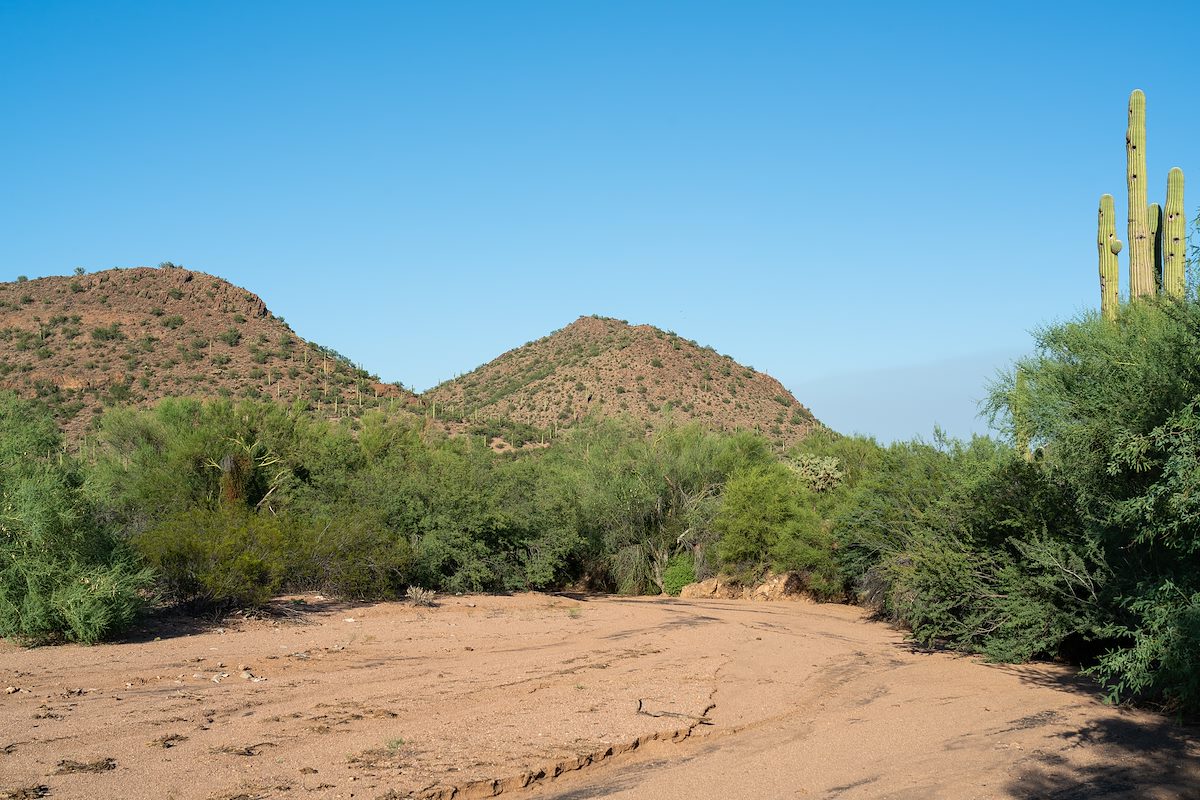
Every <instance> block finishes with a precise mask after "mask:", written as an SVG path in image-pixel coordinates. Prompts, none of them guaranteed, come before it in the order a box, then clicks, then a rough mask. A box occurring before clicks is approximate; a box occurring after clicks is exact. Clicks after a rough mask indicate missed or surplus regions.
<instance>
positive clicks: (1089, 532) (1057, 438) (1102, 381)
mask: <svg viewBox="0 0 1200 800" xmlns="http://www.w3.org/2000/svg"><path fill="white" fill-rule="evenodd" d="M1037 344H1038V349H1037V352H1036V353H1035V354H1034V355H1033V356H1030V357H1029V358H1026V359H1023V360H1022V361H1021V362H1020V363H1019V364H1018V366H1017V369H1018V370H1019V371H1020V372H1021V374H1022V375H1023V377H1024V378H1025V380H1024V381H1023V386H1022V388H1021V396H1020V398H1018V397H1017V386H1016V380H1015V377H1010V378H1009V379H1008V380H1006V381H1004V382H1002V383H1000V384H999V385H997V386H996V387H995V391H994V392H993V394H992V410H993V411H996V412H998V413H999V414H1000V416H1001V418H1002V419H1006V420H1007V421H1008V423H1009V425H1010V426H1011V428H1010V430H1012V431H1013V432H1014V434H1015V432H1016V427H1017V426H1018V424H1019V425H1020V427H1022V429H1023V430H1024V431H1027V432H1028V434H1029V436H1030V437H1031V439H1032V443H1033V445H1034V446H1035V447H1037V448H1038V450H1039V452H1040V453H1041V456H1042V463H1043V464H1044V468H1045V469H1046V470H1047V471H1050V472H1052V473H1053V474H1054V475H1056V476H1058V477H1059V479H1060V480H1062V481H1063V482H1064V483H1065V484H1066V485H1067V486H1069V488H1070V491H1071V492H1072V494H1073V496H1074V502H1075V505H1076V507H1077V510H1078V514H1079V516H1080V518H1081V520H1082V527H1083V537H1084V540H1085V542H1086V544H1087V546H1088V547H1090V548H1093V549H1094V550H1096V551H1097V552H1098V554H1099V558H1101V559H1102V560H1103V561H1104V563H1105V564H1106V566H1107V568H1108V569H1109V570H1110V572H1111V574H1110V576H1109V578H1108V580H1107V581H1106V582H1105V585H1104V586H1103V587H1102V588H1101V589H1100V601H1101V603H1102V607H1103V609H1104V612H1105V615H1104V616H1105V622H1106V633H1107V634H1108V638H1107V640H1106V641H1107V650H1106V652H1105V654H1104V655H1102V656H1101V657H1100V659H1099V663H1098V664H1097V665H1096V666H1095V668H1094V672H1095V674H1096V675H1097V676H1099V677H1100V678H1101V679H1102V680H1104V681H1105V683H1106V684H1107V685H1108V686H1109V688H1110V691H1111V692H1112V695H1113V697H1114V698H1127V697H1135V698H1136V697H1142V698H1153V699H1156V700H1158V701H1160V702H1162V703H1164V704H1165V705H1167V706H1168V707H1172V708H1177V709H1180V710H1184V711H1194V710H1197V709H1200V616H1198V613H1197V609H1198V607H1200V571H1198V570H1197V564H1198V563H1200V562H1197V554H1200V527H1197V525H1196V521H1197V520H1198V519H1200V500H1198V499H1197V498H1200V413H1198V404H1200V305H1198V304H1197V303H1196V302H1195V301H1192V300H1186V301H1185V300H1174V299H1169V298H1152V299H1147V300H1140V301H1137V302H1134V303H1131V304H1128V305H1126V306H1124V307H1122V309H1121V311H1120V313H1119V315H1118V318H1117V319H1116V320H1115V321H1113V322H1106V321H1105V320H1102V319H1100V318H1099V317H1098V316H1095V315H1085V316H1083V317H1081V318H1079V319H1077V320H1074V321H1072V322H1068V323H1066V324H1062V325H1055V326H1050V327H1047V328H1046V329H1044V330H1042V331H1040V332H1039V333H1038V335H1037ZM1018 399H1019V402H1014V401H1016V400H1018Z"/></svg>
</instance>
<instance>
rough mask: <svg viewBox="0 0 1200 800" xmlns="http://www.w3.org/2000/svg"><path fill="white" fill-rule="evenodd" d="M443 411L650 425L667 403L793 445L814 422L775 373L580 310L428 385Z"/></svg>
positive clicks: (429, 397)
mask: <svg viewBox="0 0 1200 800" xmlns="http://www.w3.org/2000/svg"><path fill="white" fill-rule="evenodd" d="M423 399H424V400H425V401H426V402H427V403H429V402H431V401H432V402H435V403H437V404H438V405H441V406H445V411H444V413H443V409H441V408H439V409H438V414H439V416H445V415H450V414H453V413H459V414H462V415H463V416H468V417H473V418H507V419H511V420H513V421H516V422H522V423H526V424H529V425H535V426H538V427H543V428H546V427H551V426H555V425H558V426H562V425H569V424H571V423H572V422H574V421H576V420H578V419H580V418H581V417H583V416H584V415H587V414H589V413H597V414H600V415H603V416H616V415H620V414H627V415H629V416H631V417H633V418H635V419H640V420H644V421H646V422H647V424H653V423H654V422H655V421H657V420H661V419H662V418H663V415H664V413H665V412H667V411H669V412H670V413H671V415H672V418H673V419H675V420H696V421H699V422H701V423H705V424H709V425H712V426H714V427H717V428H721V429H724V430H735V429H748V430H756V431H760V432H762V433H763V434H765V435H766V436H768V437H769V438H771V439H772V440H774V441H775V442H776V443H778V444H781V445H789V444H792V443H793V442H796V441H798V440H799V439H801V438H803V437H804V435H805V434H806V433H807V432H808V431H809V430H811V429H812V428H813V427H814V426H815V425H818V424H819V423H818V422H817V420H816V419H815V418H814V417H813V415H812V413H811V412H810V411H809V410H808V409H807V408H805V407H804V406H803V405H801V404H800V403H798V402H797V401H796V398H794V397H793V396H792V395H791V393H790V392H789V391H788V390H787V389H785V388H784V387H783V385H782V384H781V383H779V381H777V380H775V379H774V378H772V377H770V376H768V375H764V374H762V373H761V372H756V371H754V370H753V369H750V368H749V367H744V366H742V365H740V364H738V363H737V362H736V361H734V360H733V359H732V358H729V357H728V356H723V355H720V354H719V353H717V352H716V351H714V350H713V349H712V348H707V347H700V346H699V345H697V344H696V343H695V342H692V341H688V340H686V339H682V338H680V337H679V336H677V335H675V334H673V333H668V332H665V331H661V330H659V329H658V328H654V327H652V326H650V325H637V326H631V325H629V324H627V323H625V322H623V321H620V320H614V319H606V318H601V317H580V318H579V319H578V320H576V321H575V322H573V323H572V324H570V325H568V326H567V327H566V328H563V329H562V330H560V331H557V332H555V333H553V334H551V335H550V336H547V337H545V338H542V339H538V340H537V341H535V342H530V343H529V344H526V345H524V346H522V347H518V348H517V349H515V350H510V351H509V352H507V353H505V354H504V355H502V356H500V357H499V358H497V359H495V360H494V361H492V362H490V363H488V364H485V365H483V366H482V367H479V368H478V369H476V370H474V371H473V372H470V373H467V374H466V375H463V376H461V377H459V378H455V379H454V380H451V381H447V382H446V383H443V384H441V385H439V386H436V387H434V388H433V389H431V390H429V391H428V392H426V393H425V394H424V395H423Z"/></svg>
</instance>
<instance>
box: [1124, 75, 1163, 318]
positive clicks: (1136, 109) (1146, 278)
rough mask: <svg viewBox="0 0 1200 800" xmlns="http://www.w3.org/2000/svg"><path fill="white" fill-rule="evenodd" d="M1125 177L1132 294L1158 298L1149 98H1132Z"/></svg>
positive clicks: (1137, 94) (1135, 92)
mask: <svg viewBox="0 0 1200 800" xmlns="http://www.w3.org/2000/svg"><path fill="white" fill-rule="evenodd" d="M1125 167H1126V169H1125V177H1126V180H1127V182H1128V184H1129V294H1130V297H1141V296H1143V295H1147V294H1154V293H1155V292H1156V291H1157V289H1158V287H1157V286H1156V285H1155V282H1154V260H1153V258H1152V256H1151V250H1150V226H1149V224H1148V222H1147V219H1146V217H1147V208H1146V95H1145V94H1143V93H1142V90H1141V89H1134V90H1133V93H1132V94H1130V95H1129V127H1128V129H1127V130H1126V132H1125Z"/></svg>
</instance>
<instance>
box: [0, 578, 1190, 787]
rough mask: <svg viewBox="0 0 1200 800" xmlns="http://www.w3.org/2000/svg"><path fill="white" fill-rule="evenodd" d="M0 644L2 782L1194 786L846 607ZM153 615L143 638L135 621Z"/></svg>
mask: <svg viewBox="0 0 1200 800" xmlns="http://www.w3.org/2000/svg"><path fill="white" fill-rule="evenodd" d="M302 608H305V609H307V611H306V612H305V613H303V614H302V615H301V616H300V617H299V618H295V619H293V618H283V619H276V620H275V621H270V620H244V621H240V622H236V623H227V624H226V627H224V628H215V627H214V628H194V627H193V628H189V627H187V626H186V624H185V623H183V622H179V623H177V625H176V626H174V627H172V626H169V625H165V624H164V625H161V626H160V627H158V628H156V629H154V630H151V631H148V632H145V634H144V635H142V636H140V637H139V638H136V639H134V640H132V641H128V642H124V643H120V644H112V645H104V646H98V647H74V646H70V647H53V648H43V649H36V650H22V649H18V648H16V647H13V646H11V645H0V690H3V689H4V687H6V686H11V687H13V688H14V689H15V690H16V691H12V692H9V693H6V694H0V798H11V797H41V796H47V797H52V798H155V799H156V800H162V799H163V798H180V800H182V799H183V798H203V799H204V800H209V799H210V798H212V799H214V800H215V799H216V798H220V799H221V800H233V799H234V798H238V799H240V800H249V799H250V798H310V797H311V798H351V797H354V798H404V797H410V796H411V797H421V798H474V797H490V796H492V795H494V794H502V795H504V796H506V797H524V798H530V800H532V799H533V798H562V799H563V800H566V798H571V799H572V800H583V798H594V797H627V798H634V797H636V798H689V799H690V800H694V799H695V798H738V797H748V798H755V799H756V800H760V799H761V798H797V797H799V798H810V797H811V798H817V797H837V798H846V799H848V800H849V799H852V798H868V797H870V798H874V797H888V798H930V797H945V798H971V797H978V798H990V797H1055V798H1096V797H1106V798H1108V797H1139V798H1143V797H1163V798H1165V797H1189V796H1191V797H1196V796H1198V793H1200V758H1198V755H1200V745H1198V741H1197V739H1196V738H1195V737H1194V736H1192V735H1190V734H1189V733H1188V732H1187V731H1186V730H1185V729H1180V728H1179V727H1177V726H1174V725H1172V724H1171V723H1170V722H1168V721H1166V720H1164V719H1162V718H1159V717H1156V716H1154V715H1152V714H1149V713H1143V712H1129V711H1121V710H1118V709H1113V708H1110V707H1107V706H1105V705H1103V704H1102V703H1100V702H1099V701H1098V700H1097V699H1096V697H1095V695H1094V692H1093V690H1091V689H1089V688H1088V687H1086V686H1084V685H1082V684H1080V683H1078V682H1077V681H1076V680H1075V679H1074V678H1073V677H1072V676H1071V674H1070V672H1068V671H1067V670H1064V669H1060V668H1056V667H1053V666H1044V665H1041V666H1025V667H1002V666H991V665H986V664H983V663H981V662H979V661H978V660H976V659H972V658H962V657H955V656H953V655H949V654H944V653H923V652H917V651H914V650H913V649H911V648H910V647H908V646H906V645H905V643H904V640H903V637H902V636H901V635H900V634H899V633H898V632H896V631H894V630H892V629H890V628H888V627H887V626H885V625H881V624H878V623H873V622H870V621H868V620H867V619H866V618H865V617H864V616H863V614H862V613H861V611H859V610H857V609H854V608H849V607H845V606H836V605H814V604H810V603H803V602H779V603H750V602H745V601H678V600H665V601H664V600H657V599H641V600H629V599H618V598H603V599H599V598H587V599H584V598H581V599H578V600H577V599H571V598H567V597H552V596H546V595H522V596H517V597H453V598H445V599H443V600H441V602H440V605H439V607H437V608H432V609H424V608H415V607H412V606H409V605H406V604H400V603H395V604H379V605H366V606H335V605H330V604H324V603H323V602H320V601H314V599H313V598H309V603H308V604H307V605H305V606H302ZM155 636H159V637H161V638H154V637H155Z"/></svg>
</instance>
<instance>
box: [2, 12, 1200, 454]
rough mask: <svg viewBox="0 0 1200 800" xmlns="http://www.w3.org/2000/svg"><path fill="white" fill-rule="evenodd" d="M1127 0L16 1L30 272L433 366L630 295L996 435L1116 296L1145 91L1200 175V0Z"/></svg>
mask: <svg viewBox="0 0 1200 800" xmlns="http://www.w3.org/2000/svg"><path fill="white" fill-rule="evenodd" d="M824 5H826V6H833V5H834V4H824ZM1127 8H1128V6H1127V5H1126V4H1115V3H1114V4H1105V3H1087V4H1084V3H1056V4H1047V3H1028V4H1026V3H997V4H988V5H984V4H965V3H944V4H942V3H930V4H894V5H893V4H882V3H880V4H875V3H859V4H853V5H852V4H840V7H838V8H832V7H818V6H817V4H806V3H799V2H788V3H759V2H723V3H706V2H678V3H666V2H604V3H601V2H544V3H535V2H508V3H494V2H488V3H484V2H479V3H451V2H446V3H425V4H416V3H392V2H389V3H365V2H363V3H306V2H298V1H297V0H291V1H290V2H255V3H232V2H228V3H227V2H205V3H199V2H197V3H182V2H181V3H149V2H147V3H132V2H130V3H122V2H106V3H96V2H90V3H66V2H53V1H52V0H40V1H38V2H25V0H5V2H3V3H0V103H2V110H3V117H4V124H3V125H2V126H0V151H2V152H3V153H4V154H5V156H6V157H5V158H4V160H3V162H0V163H2V164H3V167H2V170H3V171H2V173H0V180H2V182H3V183H2V186H3V191H2V192H0V279H3V280H11V279H12V278H14V277H15V276H16V275H18V274H25V275H29V276H31V277H33V276H40V275H48V274H66V273H69V272H70V270H71V269H72V268H74V267H76V266H83V267H85V268H87V269H89V270H96V269H103V268H107V267H112V266H132V265H145V264H156V263H158V262H160V261H164V260H171V261H175V262H177V263H182V264H184V265H186V266H188V267H190V268H193V269H199V270H203V271H206V272H211V273H214V274H217V275H220V276H222V277H225V278H227V279H229V280H231V281H233V282H235V283H238V284H240V285H243V286H245V287H247V288H248V289H251V290H252V291H255V292H257V293H258V294H260V295H261V296H262V297H263V298H264V299H265V300H266V301H267V304H268V305H269V306H270V307H271V309H272V310H274V311H275V312H276V313H278V314H281V315H283V316H285V317H286V318H287V320H288V322H289V323H291V324H292V325H293V327H294V328H295V329H296V330H297V331H298V332H299V333H301V334H302V335H304V336H306V337H307V338H310V339H313V340H315V341H318V342H321V343H322V344H326V345H329V346H331V347H334V348H335V349H337V350H339V351H341V352H343V353H345V354H346V355H348V356H350V357H351V358H353V359H354V360H355V361H358V362H361V363H362V364H363V365H364V366H366V367H367V368H368V369H370V370H372V371H374V372H377V373H378V374H380V375H381V377H383V378H384V379H385V380H399V381H403V382H404V383H405V385H408V386H413V387H415V388H417V389H424V388H427V387H429V386H430V385H433V384H435V383H437V382H439V381H441V380H444V379H447V378H450V377H453V376H454V375H456V374H459V373H461V372H465V371H468V370H470V369H471V368H473V367H474V366H476V365H478V364H480V363H482V362H484V361H487V360H489V359H491V358H492V357H494V356H496V355H497V354H499V353H500V352H503V351H504V350H507V349H509V348H511V347H514V346H517V345H520V344H522V343H524V342H526V341H528V340H530V339H534V338H537V337H539V336H542V335H544V334H546V333H548V332H549V331H551V330H553V329H556V328H559V327H562V326H563V325H566V324H568V323H569V322H571V321H572V320H573V319H574V318H575V317H577V316H579V315H581V314H591V313H599V314H604V315H608V316H615V317H620V318H623V319H628V320H630V321H631V322H650V323H653V324H655V325H658V326H660V327H662V328H668V329H673V330H675V331H676V332H678V333H680V334H681V335H684V336H686V337H688V338H694V339H697V340H699V341H700V342H702V343H705V344H711V345H713V346H714V347H716V348H717V349H718V350H720V351H721V352H725V353H728V354H730V355H732V356H734V357H735V358H737V359H738V360H740V361H742V362H744V363H748V364H751V365H753V366H754V367H756V368H758V369H762V370H765V371H767V372H769V373H770V374H772V375H774V376H775V377H777V378H779V379H780V380H782V381H783V382H784V383H785V384H786V385H787V386H788V387H789V388H790V389H792V390H793V392H794V393H795V394H796V395H797V397H799V398H800V400H801V401H803V402H805V403H806V404H808V405H809V406H811V407H812V408H813V409H814V411H815V412H816V413H817V415H818V416H819V417H820V418H821V419H823V420H825V421H826V422H828V423H829V424H831V425H832V426H833V427H835V428H837V429H839V430H844V431H860V432H865V433H871V434H874V435H877V436H879V437H880V438H882V439H884V440H890V439H893V438H896V437H908V436H912V435H916V434H928V433H929V432H930V431H931V430H932V428H933V426H934V424H941V425H942V426H943V427H945V428H946V429H947V430H949V431H950V432H951V433H955V434H959V435H963V434H968V433H970V432H971V431H972V430H983V428H984V423H983V422H982V421H980V420H977V419H975V416H974V415H975V406H974V403H975V401H977V400H978V399H979V398H980V397H982V396H983V394H984V385H985V383H986V382H987V380H988V379H989V378H991V377H992V376H993V375H994V373H995V370H996V369H997V368H998V367H1002V366H1004V365H1005V364H1006V363H1008V362H1009V361H1010V360H1011V358H1012V357H1013V356H1015V355H1017V354H1020V353H1022V352H1024V351H1025V350H1027V349H1028V348H1029V346H1030V342H1031V339H1030V336H1029V331H1030V330H1031V329H1033V328H1035V327H1037V326H1039V325H1041V324H1043V323H1045V322H1048V321H1053V320H1058V319H1064V318H1068V317H1070V316H1072V315H1074V314H1076V313H1078V312H1079V311H1080V310H1082V309H1085V308H1091V307H1093V306H1095V305H1096V302H1097V295H1098V290H1097V278H1096V258H1095V243H1094V242H1095V215H1096V205H1097V201H1098V198H1099V195H1100V194H1101V193H1103V192H1106V191H1107V192H1111V193H1112V194H1114V195H1115V196H1116V198H1117V205H1118V217H1119V218H1120V219H1123V218H1124V210H1123V201H1124V194H1125V192H1124V180H1125V168H1124V131H1125V104H1126V100H1127V97H1128V94H1129V91H1130V90H1131V89H1133V88H1134V87H1140V88H1142V89H1144V90H1145V91H1146V94H1147V97H1148V129H1149V132H1148V145H1147V151H1148V157H1149V173H1150V186H1151V194H1152V196H1153V195H1156V194H1162V193H1163V192H1165V183H1166V172H1167V169H1168V168H1169V167H1171V166H1176V165H1178V166H1181V167H1183V168H1184V170H1185V172H1186V173H1188V174H1189V175H1190V176H1196V177H1193V178H1192V181H1193V184H1192V185H1193V186H1197V187H1200V149H1198V148H1197V146H1196V141H1197V132H1198V130H1200V125H1198V123H1200V103H1198V102H1197V100H1196V87H1197V85H1198V84H1200V61H1197V60H1196V59H1195V54H1194V48H1193V47H1192V44H1193V43H1192V41H1191V40H1192V39H1193V38H1194V35H1193V34H1194V32H1195V31H1196V30H1197V23H1200V11H1197V10H1195V8H1194V7H1193V6H1190V5H1189V4H1182V3H1180V4H1175V5H1172V4H1171V3H1159V4H1156V5H1155V6H1154V7H1153V8H1150V7H1145V8H1143V9H1142V11H1143V12H1145V15H1144V17H1143V16H1142V15H1135V16H1130V14H1129V13H1128V11H1127ZM1139 19H1144V21H1145V25H1144V28H1143V30H1141V31H1140V32H1133V31H1130V30H1129V28H1131V27H1132V23H1133V22H1134V21H1135V20H1139ZM1172 35H1175V36H1177V37H1178V38H1177V39H1176V40H1171V39H1170V37H1171V36H1172ZM1155 187H1158V188H1157V189H1156V188H1155ZM1187 204H1188V208H1189V212H1191V213H1193V214H1194V212H1195V210H1196V209H1197V207H1200V188H1197V189H1193V190H1192V191H1191V198H1190V199H1189V200H1188V203H1187ZM1122 238H1124V236H1123V235H1122Z"/></svg>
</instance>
